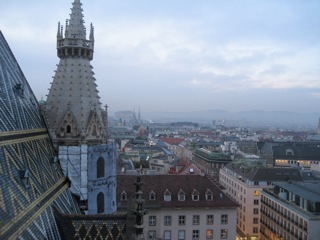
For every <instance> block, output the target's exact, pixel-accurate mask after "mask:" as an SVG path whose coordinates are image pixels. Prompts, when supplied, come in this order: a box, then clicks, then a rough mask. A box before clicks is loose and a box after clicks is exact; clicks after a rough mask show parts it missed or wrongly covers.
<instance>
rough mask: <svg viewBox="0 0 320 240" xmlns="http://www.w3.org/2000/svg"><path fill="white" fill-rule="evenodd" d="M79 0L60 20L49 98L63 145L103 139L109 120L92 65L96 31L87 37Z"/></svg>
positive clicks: (54, 132) (53, 126) (50, 118)
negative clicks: (56, 56)
mask: <svg viewBox="0 0 320 240" xmlns="http://www.w3.org/2000/svg"><path fill="white" fill-rule="evenodd" d="M81 5H82V4H81V2H80V0H74V2H73V6H72V8H71V14H70V19H69V20H66V26H65V32H64V36H63V26H61V25H60V23H59V24H58V32H57V55H58V57H59V58H60V62H59V64H58V65H57V70H56V71H55V76H54V77H53V82H52V83H51V87H50V89H49V94H48V97H47V101H46V117H47V122H48V127H49V131H50V133H51V136H52V138H53V141H54V142H55V143H56V144H58V145H60V144H62V145H79V144H83V143H87V144H91V143H92V144H98V143H104V142H106V141H107V139H106V137H107V136H106V127H105V126H106V125H107V124H106V123H105V119H104V118H103V116H102V109H101V103H100V100H99V98H100V97H99V96H98V90H97V85H96V83H95V81H96V79H95V78H94V72H93V67H92V66H91V65H90V61H91V60H92V59H93V49H94V36H93V35H94V33H93V26H92V24H91V26H90V34H89V35H90V36H89V39H86V28H85V26H84V20H83V14H82V8H81Z"/></svg>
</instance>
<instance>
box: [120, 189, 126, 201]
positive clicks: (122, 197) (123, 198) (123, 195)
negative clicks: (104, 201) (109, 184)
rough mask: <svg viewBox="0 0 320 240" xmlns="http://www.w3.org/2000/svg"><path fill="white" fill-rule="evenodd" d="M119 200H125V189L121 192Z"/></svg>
mask: <svg viewBox="0 0 320 240" xmlns="http://www.w3.org/2000/svg"><path fill="white" fill-rule="evenodd" d="M121 200H127V193H126V192H125V191H122V193H121Z"/></svg>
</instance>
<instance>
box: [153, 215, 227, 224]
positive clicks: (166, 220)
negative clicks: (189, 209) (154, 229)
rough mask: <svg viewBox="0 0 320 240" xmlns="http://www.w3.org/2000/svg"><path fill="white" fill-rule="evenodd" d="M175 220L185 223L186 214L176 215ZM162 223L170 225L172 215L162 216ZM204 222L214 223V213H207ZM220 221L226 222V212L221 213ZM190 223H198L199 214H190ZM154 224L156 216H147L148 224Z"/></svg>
mask: <svg viewBox="0 0 320 240" xmlns="http://www.w3.org/2000/svg"><path fill="white" fill-rule="evenodd" d="M177 221H178V224H179V225H185V224H186V216H185V215H180V216H178V219H177ZM163 223H164V225H165V226H170V225H171V224H172V216H164V221H163ZM206 223H207V225H212V224H213V223H214V215H207V219H206ZM220 223H221V224H228V214H221V216H220ZM192 224H193V225H199V224H200V215H193V216H192ZM156 225H157V216H153V215H151V216H149V226H156Z"/></svg>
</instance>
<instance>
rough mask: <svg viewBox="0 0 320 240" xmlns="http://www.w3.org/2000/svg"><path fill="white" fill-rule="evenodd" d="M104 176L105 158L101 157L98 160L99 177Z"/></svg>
mask: <svg viewBox="0 0 320 240" xmlns="http://www.w3.org/2000/svg"><path fill="white" fill-rule="evenodd" d="M102 177H104V158H103V157H99V158H98V161H97V178H102Z"/></svg>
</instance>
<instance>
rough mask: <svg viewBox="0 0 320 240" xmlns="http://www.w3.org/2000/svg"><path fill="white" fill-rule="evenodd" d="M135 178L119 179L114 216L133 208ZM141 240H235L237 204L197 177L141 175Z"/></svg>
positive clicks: (203, 177) (216, 187)
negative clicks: (142, 202)
mask: <svg viewBox="0 0 320 240" xmlns="http://www.w3.org/2000/svg"><path fill="white" fill-rule="evenodd" d="M135 178H136V176H132V175H119V176H118V181H117V189H118V191H117V199H118V202H117V203H118V212H121V211H125V212H126V211H128V210H130V208H132V206H133V201H134V194H135V186H134V182H135ZM141 179H142V182H143V185H142V188H141V189H142V192H143V199H144V200H145V204H144V208H145V209H147V211H148V214H147V215H145V216H144V224H143V229H144V234H143V239H166V240H169V239H172V240H175V239H178V240H200V239H201V240H203V239H229V240H234V239H235V237H236V227H235V226H236V214H237V213H236V208H237V207H238V204H237V203H235V202H234V201H233V200H231V199H230V198H229V197H228V196H226V195H225V194H224V193H223V192H222V191H221V190H220V189H219V188H218V186H217V185H215V184H214V183H213V182H211V181H210V180H209V179H208V178H207V177H206V176H201V175H143V176H141Z"/></svg>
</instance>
